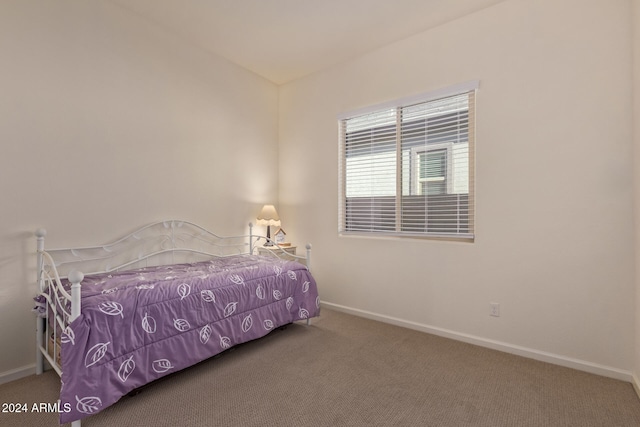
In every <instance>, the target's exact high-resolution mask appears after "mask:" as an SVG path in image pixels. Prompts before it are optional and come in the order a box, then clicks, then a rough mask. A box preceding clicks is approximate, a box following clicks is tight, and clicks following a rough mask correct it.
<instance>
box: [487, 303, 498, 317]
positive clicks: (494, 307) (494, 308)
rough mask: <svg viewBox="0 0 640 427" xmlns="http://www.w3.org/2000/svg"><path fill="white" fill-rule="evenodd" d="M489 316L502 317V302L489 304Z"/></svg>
mask: <svg viewBox="0 0 640 427" xmlns="http://www.w3.org/2000/svg"><path fill="white" fill-rule="evenodd" d="M489 316H493V317H500V304H498V303H497V302H492V303H490V304H489Z"/></svg>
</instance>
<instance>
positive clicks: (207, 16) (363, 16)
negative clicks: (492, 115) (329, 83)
mask: <svg viewBox="0 0 640 427" xmlns="http://www.w3.org/2000/svg"><path fill="white" fill-rule="evenodd" d="M110 1H111V2H113V3H116V4H118V5H120V6H122V7H124V8H125V9H128V10H129V11H131V12H134V13H136V14H137V15H139V16H142V17H143V18H145V19H148V20H149V21H152V22H155V23H156V24H159V25H161V26H163V27H165V28H167V29H169V30H170V31H172V32H173V33H175V34H177V35H179V36H180V37H182V38H183V39H185V40H187V41H188V42H189V43H192V44H195V45H197V46H199V47H200V48H203V49H205V50H208V51H210V52H212V53H214V54H217V55H220V56H222V57H224V58H226V59H228V60H229V61H231V62H233V63H235V64H237V65H240V66H242V67H244V68H246V69H248V70H251V71H253V72H254V73H256V74H258V75H260V76H263V77H264V78H266V79H268V80H270V81H272V82H274V83H276V84H283V83H287V82H290V81H292V80H295V79H298V78H300V77H303V76H306V75H308V74H311V73H314V72H316V71H319V70H322V69H325V68H328V67H330V66H332V65H334V64H338V63H341V62H344V61H347V60H349V59H351V58H354V57H357V56H360V55H363V54H365V53H367V52H371V51H373V50H375V49H377V48H380V47H382V46H384V45H387V44H389V43H393V42H395V41H398V40H401V39H403V38H406V37H409V36H411V35H414V34H417V33H420V32H423V31H425V30H427V29H429V28H432V27H435V26H437V25H440V24H443V23H445V22H447V21H451V20H454V19H457V18H459V17H462V16H464V15H467V14H470V13H473V12H476V11H478V10H481V9H484V8H486V7H489V6H492V5H494V4H496V3H500V2H502V1H505V0H110Z"/></svg>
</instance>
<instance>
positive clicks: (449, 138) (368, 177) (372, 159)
mask: <svg viewBox="0 0 640 427" xmlns="http://www.w3.org/2000/svg"><path fill="white" fill-rule="evenodd" d="M476 89H477V82H472V83H468V84H464V85H461V86H460V87H458V88H453V89H451V90H449V91H447V92H438V93H432V94H427V95H425V96H423V97H422V100H420V99H416V98H412V99H409V100H406V99H405V100H401V101H398V102H397V103H396V105H390V104H385V105H383V106H380V107H378V108H375V107H374V108H370V109H367V110H361V111H359V112H356V113H352V114H347V115H343V116H342V117H339V135H340V136H339V145H340V165H339V173H340V176H339V182H340V191H339V193H340V196H339V197H340V200H339V232H340V233H343V234H348V233H359V234H363V233H365V234H389V235H401V236H402V235H406V236H433V237H456V238H464V239H473V233H474V179H473V177H474V170H473V167H474V128H475V123H474V117H475V91H476Z"/></svg>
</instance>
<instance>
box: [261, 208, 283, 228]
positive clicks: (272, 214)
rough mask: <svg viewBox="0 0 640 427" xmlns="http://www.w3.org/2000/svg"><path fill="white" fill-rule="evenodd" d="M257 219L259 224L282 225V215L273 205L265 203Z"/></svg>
mask: <svg viewBox="0 0 640 427" xmlns="http://www.w3.org/2000/svg"><path fill="white" fill-rule="evenodd" d="M257 219H258V224H259V225H276V226H279V225H280V217H279V216H278V212H277V211H276V208H275V206H273V205H264V206H263V207H262V210H261V211H260V214H258V218H257Z"/></svg>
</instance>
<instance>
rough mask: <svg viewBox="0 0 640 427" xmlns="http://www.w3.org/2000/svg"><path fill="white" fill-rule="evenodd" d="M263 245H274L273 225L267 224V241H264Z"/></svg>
mask: <svg viewBox="0 0 640 427" xmlns="http://www.w3.org/2000/svg"><path fill="white" fill-rule="evenodd" d="M262 246H274V244H273V242H272V241H271V226H270V225H267V241H266V242H264V245H262Z"/></svg>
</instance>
